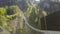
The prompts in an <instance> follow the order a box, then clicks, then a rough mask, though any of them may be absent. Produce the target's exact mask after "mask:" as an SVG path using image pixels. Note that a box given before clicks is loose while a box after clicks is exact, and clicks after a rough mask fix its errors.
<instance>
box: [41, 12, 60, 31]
mask: <svg viewBox="0 0 60 34" xmlns="http://www.w3.org/2000/svg"><path fill="white" fill-rule="evenodd" d="M41 24H42V26H41V27H42V30H46V29H45V27H46V26H47V30H52V31H60V11H56V12H54V13H53V14H50V15H48V16H46V17H45V19H44V18H41Z"/></svg>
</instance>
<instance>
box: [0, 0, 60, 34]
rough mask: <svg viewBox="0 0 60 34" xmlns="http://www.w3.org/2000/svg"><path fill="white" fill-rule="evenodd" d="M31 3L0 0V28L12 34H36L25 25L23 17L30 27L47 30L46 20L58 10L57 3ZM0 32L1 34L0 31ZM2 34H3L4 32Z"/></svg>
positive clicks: (19, 0)
mask: <svg viewBox="0 0 60 34" xmlns="http://www.w3.org/2000/svg"><path fill="white" fill-rule="evenodd" d="M33 1H34V0H33ZM33 1H32V0H0V26H1V27H3V28H4V29H6V30H7V31H8V32H10V33H12V34H28V32H29V34H37V33H35V32H36V31H34V30H32V29H31V28H29V26H28V25H26V24H25V21H26V20H24V18H23V16H24V17H25V18H26V19H27V21H28V23H29V24H30V25H31V26H32V27H34V28H36V29H39V30H41V29H44V30H48V29H47V28H48V27H49V26H47V25H46V23H47V22H46V18H47V19H48V16H49V15H50V14H51V13H55V12H56V11H57V10H59V9H60V8H59V7H58V6H60V5H59V2H58V3H56V2H51V1H50V2H49V1H47V0H46V1H44V0H43V1H42V0H41V2H40V1H39V2H36V1H34V2H33ZM35 2H36V3H35ZM46 3H48V4H46ZM45 4H46V5H45ZM55 5H56V6H55ZM52 7H53V8H52ZM55 8H56V10H55ZM52 15H54V14H52ZM50 16H51V15H50ZM54 17H55V16H54ZM42 26H43V27H42ZM30 31H31V32H30ZM0 32H2V29H0ZM2 33H3V34H5V32H2Z"/></svg>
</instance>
